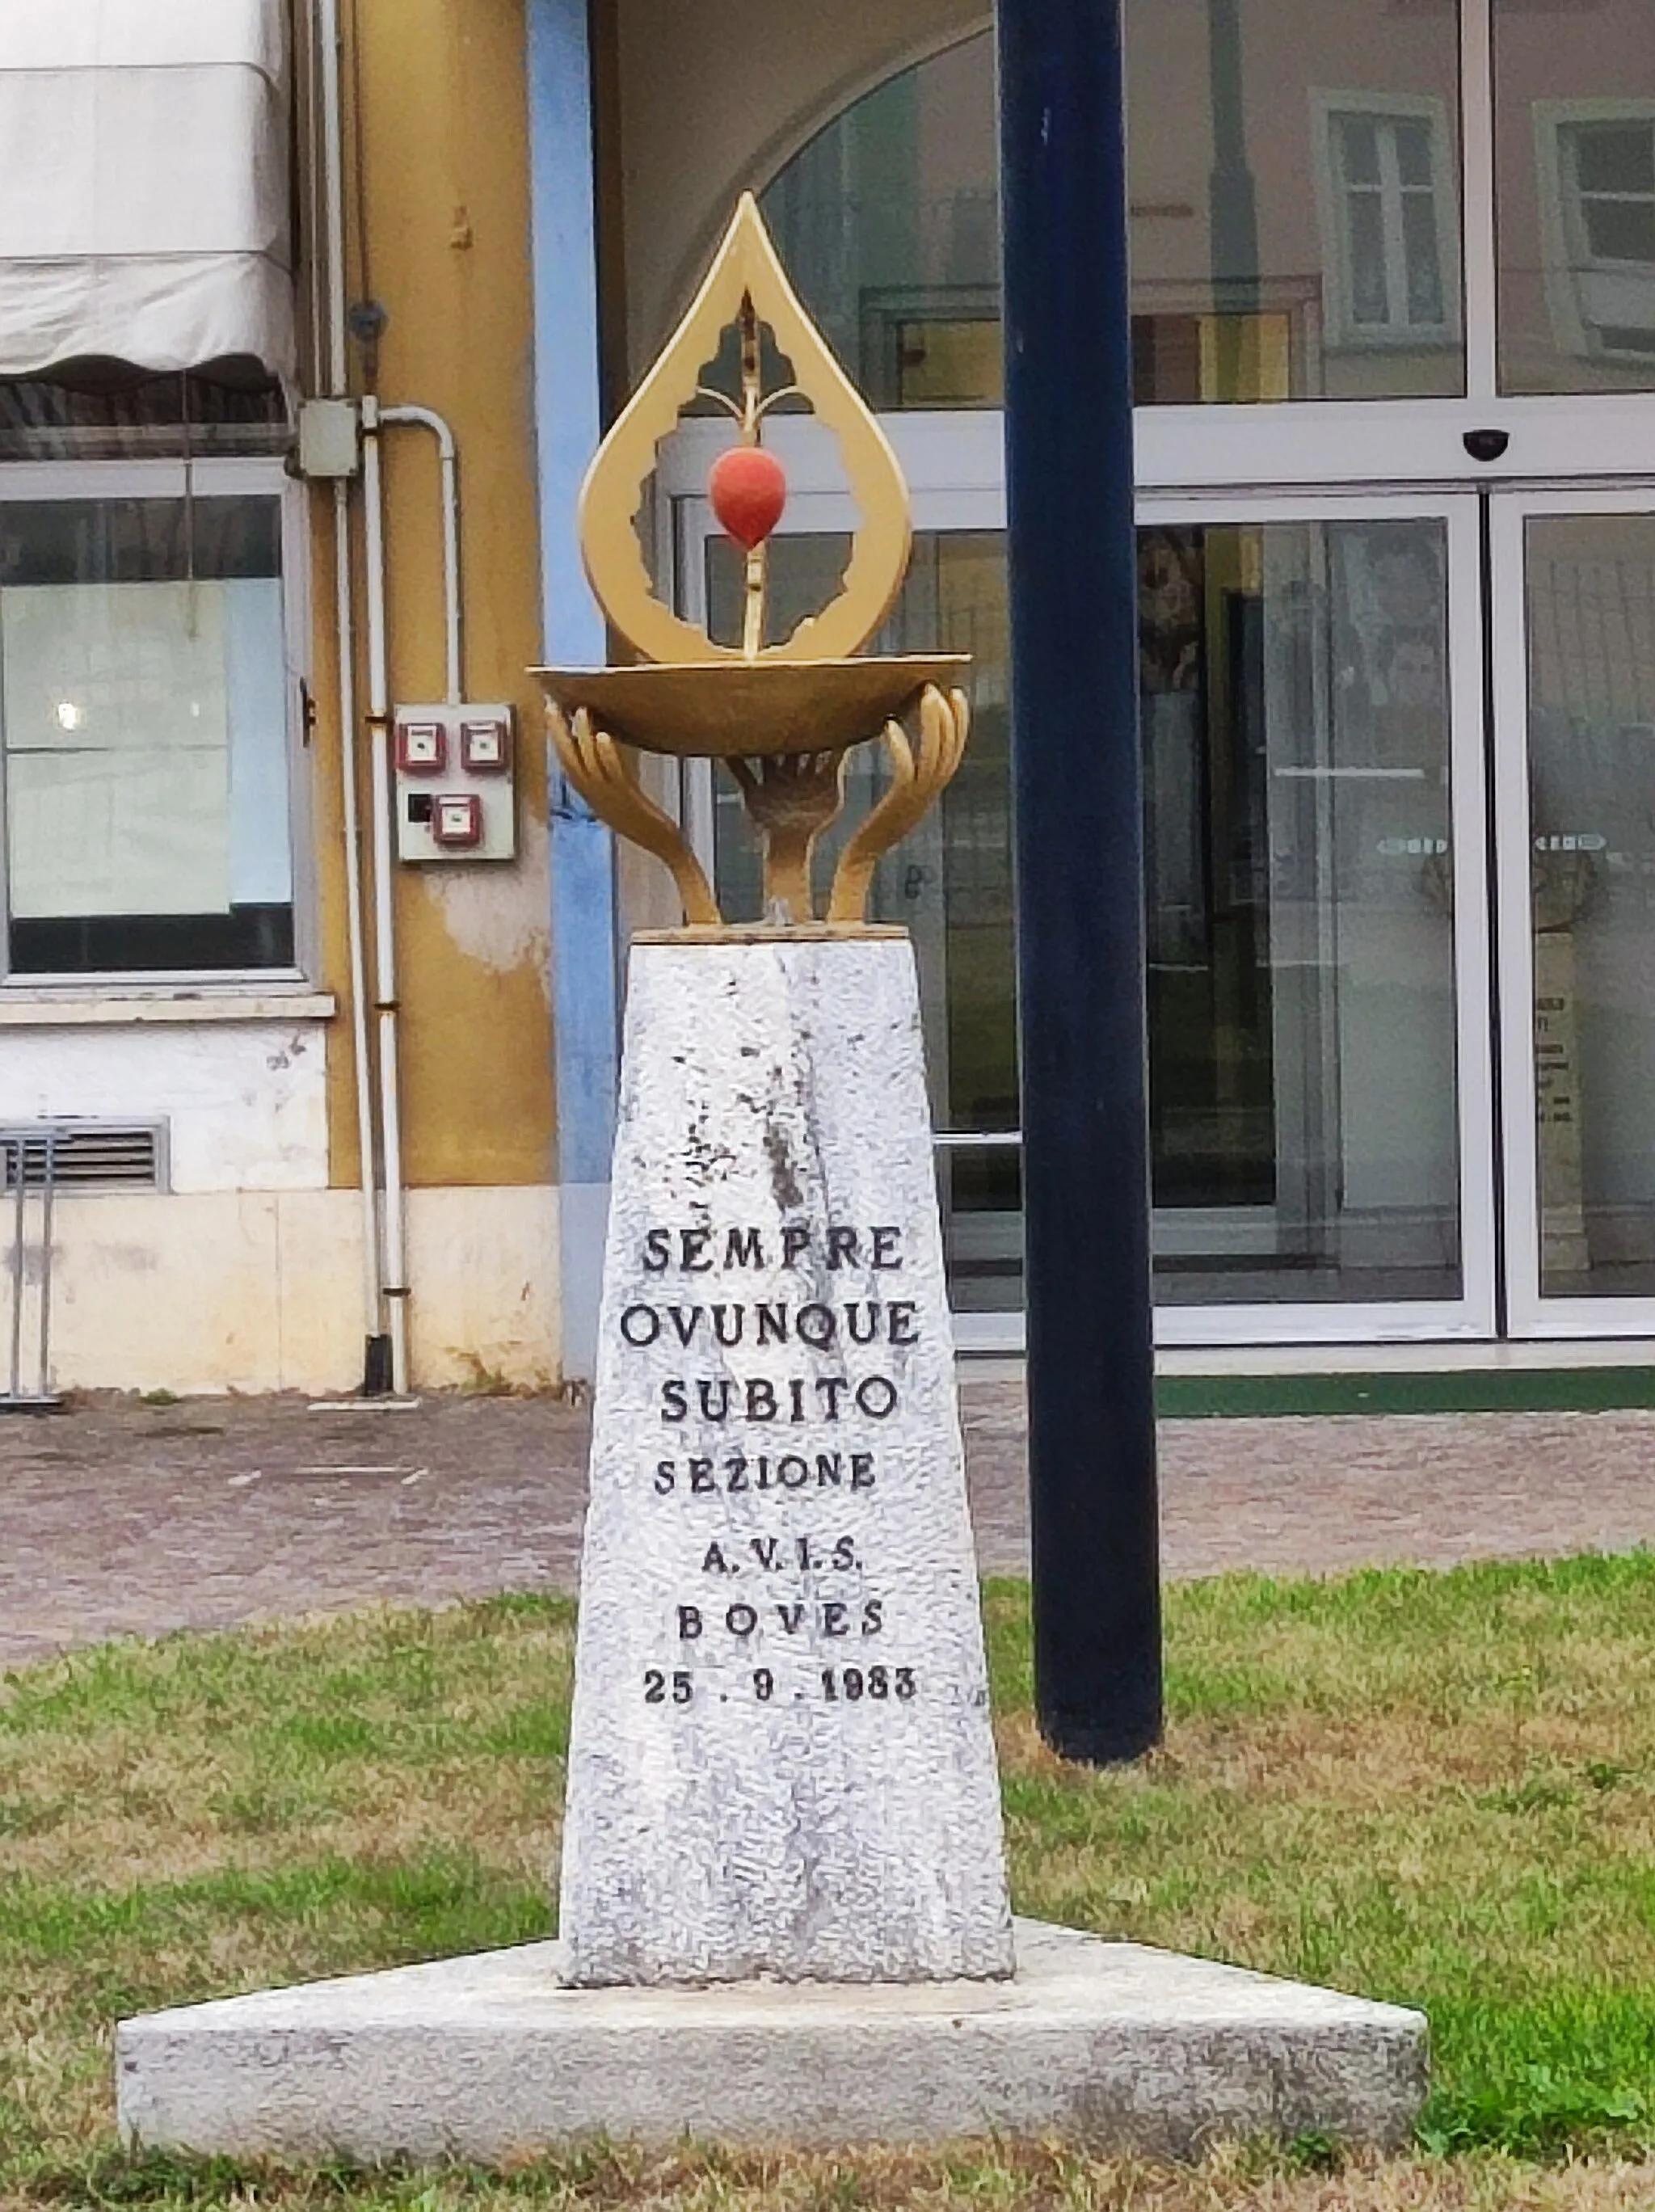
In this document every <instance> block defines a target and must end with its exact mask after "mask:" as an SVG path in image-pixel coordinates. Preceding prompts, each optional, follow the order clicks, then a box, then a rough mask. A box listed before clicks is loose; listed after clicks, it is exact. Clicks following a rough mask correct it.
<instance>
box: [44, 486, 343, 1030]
mask: <svg viewBox="0 0 1655 2212" xmlns="http://www.w3.org/2000/svg"><path fill="white" fill-rule="evenodd" d="M191 496H192V497H194V498H196V499H214V498H226V497H236V496H240V497H247V498H266V499H275V500H276V501H279V503H280V526H279V527H280V544H281V549H282V646H283V653H282V659H283V668H284V678H285V680H284V683H283V685H282V692H283V697H282V715H283V727H284V731H285V735H286V740H287V762H288V775H287V791H288V843H289V848H290V861H291V866H292V874H293V927H294V958H293V963H292V964H291V965H289V966H283V967H279V968H246V967H239V968H163V969H138V968H119V969H98V970H84V969H77V970H76V971H74V972H72V973H62V972H49V971H45V970H40V971H37V970H34V969H30V970H28V971H27V973H18V972H17V971H15V970H14V969H13V967H12V964H11V893H10V883H9V873H10V870H9V822H8V797H7V779H6V775H5V764H4V755H3V747H0V997H3V998H16V999H19V1000H23V999H27V998H28V997H31V996H36V997H38V996H39V995H41V994H48V995H52V996H61V995H62V994H64V993H74V994H106V993H109V994H120V993H124V994H130V993H132V992H133V991H135V990H140V991H146V992H154V991H160V992H163V993H165V992H167V991H169V990H176V991H179V992H187V993H188V994H190V995H191V997H196V998H202V997H207V996H213V997H216V996H219V995H231V996H235V997H238V998H245V997H246V995H247V994H248V992H249V991H250V990H255V991H258V993H260V994H272V993H273V994H282V993H284V992H293V993H295V994H306V993H309V992H311V991H312V989H313V987H314V984H315V979H316V976H317V974H318V954H319V945H318V939H317V930H316V921H315V914H316V900H315V896H314V887H315V886H314V872H313V861H312V839H311V836H310V834H309V832H310V804H309V800H310V791H309V781H310V780H309V777H308V775H306V773H305V772H304V765H303V764H304V763H305V762H306V759H307V757H308V755H307V746H308V742H309V737H308V731H307V729H306V697H307V694H308V686H309V677H310V650H311V622H310V577H309V562H308V558H307V552H308V543H307V535H306V515H305V503H304V495H303V487H302V486H301V485H300V484H298V483H295V482H294V479H293V478H292V477H290V476H289V475H288V471H287V469H286V467H285V465H283V463H282V461H281V460H279V459H268V458H253V457H246V456H244V457H226V458H221V459H195V460H188V461H186V460H185V459H180V458H174V459H167V460H159V459H157V460H107V461H64V460H52V461H8V462H6V463H5V464H4V465H3V466H0V507H7V506H10V505H12V504H15V503H21V502H37V501H65V502H67V501H78V500H100V499H173V500H178V501H183V500H185V498H186V497H191Z"/></svg>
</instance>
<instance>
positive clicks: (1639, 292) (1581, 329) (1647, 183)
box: [1536, 100, 1655, 362]
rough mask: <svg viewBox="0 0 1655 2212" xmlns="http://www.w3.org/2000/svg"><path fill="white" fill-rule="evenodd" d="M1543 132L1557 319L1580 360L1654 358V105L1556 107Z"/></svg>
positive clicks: (1541, 117)
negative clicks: (1590, 357)
mask: <svg viewBox="0 0 1655 2212" xmlns="http://www.w3.org/2000/svg"><path fill="white" fill-rule="evenodd" d="M1536 119H1537V127H1538V129H1539V131H1540V149H1539V152H1540V173H1541V178H1542V184H1543V210H1542V212H1543V223H1544V233H1545V251H1546V258H1547V264H1548V279H1549V290H1550V294H1551V300H1552V313H1553V319H1554V321H1555V324H1556V325H1557V328H1558V333H1559V336H1560V337H1561V339H1562V341H1563V343H1564V345H1565V347H1566V348H1567V349H1569V350H1571V351H1573V352H1576V353H1585V354H1591V355H1600V356H1604V357H1606V358H1610V359H1613V358H1615V357H1616V356H1619V357H1622V358H1624V359H1628V360H1631V361H1634V362H1635V361H1638V360H1640V359H1641V360H1642V361H1644V362H1648V361H1649V360H1651V359H1652V358H1655V102H1650V101H1647V100H1645V101H1640V102H1634V103H1631V104H1629V105H1625V106H1613V105H1611V104H1610V103H1608V102H1603V101H1588V100H1575V101H1563V100H1557V101H1549V102H1542V103H1539V104H1538V106H1537V111H1536Z"/></svg>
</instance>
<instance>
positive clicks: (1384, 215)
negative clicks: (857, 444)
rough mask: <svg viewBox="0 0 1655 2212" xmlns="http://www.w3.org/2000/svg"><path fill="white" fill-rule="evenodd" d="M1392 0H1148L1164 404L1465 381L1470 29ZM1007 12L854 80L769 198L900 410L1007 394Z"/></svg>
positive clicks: (1156, 319)
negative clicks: (892, 67)
mask: <svg viewBox="0 0 1655 2212" xmlns="http://www.w3.org/2000/svg"><path fill="white" fill-rule="evenodd" d="M1396 13H1397V9H1396V7H1395V6H1394V5H1392V4H1390V0H1271V4H1270V6H1268V7H1264V6H1259V7H1252V8H1246V7H1243V6H1242V5H1241V0H1133V4H1131V5H1130V6H1129V8H1128V9H1127V75H1128V105H1129V109H1130V114H1129V143H1130V149H1131V270H1132V344H1133V359H1134V368H1135V377H1136V385H1137V398H1138V400H1139V402H1140V404H1156V403H1168V404H1173V403H1191V402H1201V401H1225V400H1265V399H1290V398H1318V397H1331V398H1381V397H1392V396H1397V395H1426V396H1434V395H1445V394H1453V393H1457V392H1461V391H1463V390H1464V348H1463V344H1462V340H1461V321H1462V318H1461V308H1460V276H1459V264H1460V241H1459V196H1458V181H1457V179H1458V142H1457V116H1458V21H1457V18H1456V15H1455V11H1454V9H1453V8H1452V6H1447V5H1444V6H1433V7H1428V8H1426V9H1416V8H1411V7H1410V8H1409V11H1408V14H1409V21H1408V23H1407V26H1406V36H1405V37H1403V36H1398V35H1397V25H1396V23H1395V22H1394V21H1392V20H1391V19H1392V18H1393V17H1394V15H1396ZM998 189H999V184H998V170H997V152H996V139H995V120H994V72H993V51H992V46H991V40H990V38H989V36H988V34H987V33H983V34H981V35H980V36H979V37H977V38H974V39H971V40H967V41H966V42H965V43H964V44H963V45H961V46H955V47H953V48H951V49H949V51H948V52H945V53H943V54H941V55H938V56H937V57H936V58H933V59H932V60H930V61H927V62H924V63H922V64H919V65H918V67H917V68H914V69H911V70H906V71H904V72H903V73H902V74H901V75H900V76H896V77H894V78H892V79H891V80H890V81H889V82H888V83H886V84H884V85H882V86H881V87H879V88H878V89H877V90H876V91H874V92H872V93H870V94H867V95H866V96H865V97H864V99H862V100H858V101H857V102H856V103H854V104H853V105H852V106H851V107H850V108H848V109H847V110H846V112H845V113H844V114H842V115H841V116H840V117H839V118H837V119H836V120H835V121H834V122H833V123H832V124H830V125H828V127H827V129H826V130H825V131H822V132H821V134H820V135H819V136H818V137H816V138H815V139H814V140H813V141H812V142H811V143H810V144H809V145H808V146H807V147H806V148H805V149H803V152H802V153H800V154H799V155H797V156H796V157H795V159H794V160H793V161H791V162H790V163H789V164H788V165H787V167H785V169H783V170H782V172H781V173H780V174H779V176H778V177H777V178H776V179H775V181H774V182H773V185H771V187H770V189H769V191H768V192H767V194H766V196H765V212H766V215H767V218H768V219H769V221H770V222H771V224H772V226H773V228H774V231H775V234H776V238H777V241H778V244H779V246H780V248H781V251H782V254H783V257H784V258H785V260H786V262H787V264H788V266H789V268H790V270H791V272H792V274H793V276H794V279H795V281H796V282H797V284H798V286H799V289H800V290H801V291H802V292H803V295H804V297H805V299H806V301H808V302H809V305H810V307H812V309H813V310H814V312H815V314H816V315H817V317H818V318H819V319H820V320H821V323H822V325H823V327H824V328H825V329H826V330H827V334H828V336H829V337H830V339H831V340H832V343H833V344H834V348H835V349H836V350H837V351H838V353H839V354H840V358H841V359H842V360H844V361H845V362H847V363H849V364H851V365H852V368H854V369H855V370H856V372H857V373H858V376H859V378H860V380H861V383H862V385H863V387H864V391H866V392H867V393H868V395H869V397H870V399H871V400H872V401H873V403H874V404H875V405H876V406H879V407H882V408H906V407H988V406H997V405H998V404H999V402H1000V398H1001V372H1000V349H999V329H998V316H999V287H998V264H997V209H998Z"/></svg>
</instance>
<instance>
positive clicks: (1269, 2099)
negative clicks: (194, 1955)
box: [115, 1921, 1425, 2161]
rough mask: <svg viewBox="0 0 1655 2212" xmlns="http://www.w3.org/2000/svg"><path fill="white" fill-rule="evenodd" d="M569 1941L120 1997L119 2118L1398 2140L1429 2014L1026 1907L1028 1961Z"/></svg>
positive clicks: (511, 2135)
mask: <svg viewBox="0 0 1655 2212" xmlns="http://www.w3.org/2000/svg"><path fill="white" fill-rule="evenodd" d="M566 1979H567V1960H564V1959H563V1958H562V1957H561V1954H560V1950H559V1947H558V1946H557V1945H556V1944H555V1943H531V1944H528V1945H525V1946H524V1948H522V1949H520V1950H515V1951H495V1952H491V1953H488V1954H484V1955H483V1956H482V1957H480V1958H473V1959H450V1960H443V1961H441V1962H440V1963H439V1964H437V1965H434V1966H403V1967H401V1968H398V1969H397V1971H395V1972H391V1973H385V1974H364V1975H362V1976H361V1977H360V1978H356V1979H355V1980H351V1981H338V1982H316V1983H312V1985H311V1986H310V1987H309V1988H308V1989H300V1990H266V1991H264V1992H263V1993H261V1994H260V1995H259V1996H250V1997H232V1998H229V1999H227V2000H226V2001H224V2002H221V2003H217V2004H203V2005H191V2006H190V2007H188V2008H185V2009H182V2010H179V2011H177V2012H163V2013H152V2014H151V2015H149V2017H148V2018H146V2019H143V2020H133V2021H125V2022H124V2023H123V2025H122V2026H121V2027H120V2029H119V2031H118V2035H117V2039H116V2045H115V2064H116V2080H117V2084H118V2099H119V2108H120V2123H121V2129H122V2132H123V2134H124V2136H125V2137H126V2139H127V2141H128V2142H130V2143H132V2144H134V2145H136V2146H141V2147H142V2148H149V2149H156V2150H161V2149H170V2150H187V2151H196V2152H201V2153H208V2154H210V2153H221V2154H225V2155H227V2156H235V2157H242V2158H254V2157H268V2158H288V2159H303V2160H327V2159H336V2158H340V2157H346V2158H354V2159H363V2160H372V2159H389V2158H415V2159H448V2158H460V2159H475V2160H482V2161H498V2160H506V2159H511V2158H522V2157H524V2156H525V2155H528V2154H532V2153H533V2152H535V2151H537V2150H545V2149H549V2148H555V2146H556V2145H558V2144H559V2143H563V2142H568V2141H569V2140H570V2139H571V2138H578V2137H579V2136H583V2135H587V2136H590V2135H595V2134H602V2135H607V2136H614V2137H616V2138H618V2139H621V2140H623V2141H634V2142H655V2143H670V2142H677V2141H679V2140H681V2139H682V2137H683V2136H686V2135H688V2136H696V2137H699V2138H700V2139H701V2140H703V2141H712V2142H801V2143H864V2142H940V2141H947V2140H949V2139H950V2138H953V2137H957V2136H983V2135H991V2134H1000V2135H1005V2134H1013V2135H1019V2134H1020V2135H1034V2136H1046V2135H1065V2136H1076V2137H1080V2138H1082V2139H1084V2140H1087V2141H1088V2142H1094V2143H1096V2144H1100V2145H1106V2146H1115V2147H1120V2146H1127V2145H1131V2146H1133V2147H1136V2148H1143V2149H1147V2150H1156V2151H1163V2152H1171V2153H1173V2154H1178V2155H1180V2156H1181V2155H1185V2154H1188V2153H1189V2152H1191V2151H1193V2150H1197V2149H1198V2148H1200V2147H1201V2146H1202V2144H1203V2143H1204V2142H1208V2141H1209V2140H1211V2139H1213V2138H1214V2137H1217V2136H1252V2135H1260V2134H1273V2135H1278V2136H1294V2135H1309V2134H1317V2135H1326V2136H1332V2137H1335V2138H1337V2140H1339V2141H1341V2142H1349V2143H1378V2144H1385V2145H1396V2144H1399V2143H1403V2142H1406V2141H1407V2138H1408V2132H1409V2129H1410V2127H1411V2126H1412V2124H1413V2122H1414V2119H1415V2117H1416V2114H1417V2112H1418V2111H1419V2107H1420V2102H1421V2100H1422V2097H1423V2095H1424V2093H1425V2022H1424V2020H1423V2019H1422V2016H1421V2015H1419V2014H1418V2013H1416V2012H1406V2011H1403V2010H1402V2009H1400V2008H1398V2007H1397V2006H1395V2005H1380V2004H1369V2003H1367V2002H1364V2001H1362V2000H1361V1999H1360V1998H1357V1997H1348V1996H1338V1995H1337V1994H1336V1993H1335V1992H1334V1991H1332V1990H1317V1989H1308V1988H1306V1987H1305V1986H1304V1984H1301V1983H1298V1982H1279V1981H1276V1980H1273V1979H1272V1978H1270V1977H1269V1976H1268V1975H1264V1974H1249V1973H1243V1972H1241V1971H1240V1969H1239V1968H1238V1967H1235V1966H1212V1965H1210V1964H1209V1962H1208V1961H1207V1960H1203V1959H1180V1958H1177V1957H1175V1956H1173V1955H1172V1954H1169V1953H1167V1952H1165V1951H1152V1950H1147V1949H1145V1948H1143V1946H1142V1945H1140V1944H1137V1943H1105V1942H1100V1941H1099V1940H1098V1938H1097V1937H1096V1936H1078V1935H1075V1934H1072V1933H1071V1932H1070V1930H1069V1929H1064V1928H1043V1927H1040V1926H1039V1925H1037V1924H1035V1923H1032V1922H1028V1921H1020V1922H1019V1923H1018V1924H1017V1973H1016V1977H1015V1979H1014V1980H1012V1981H972V1982H931V1983H921V1984H914V1985H912V1986H910V1987H908V1988H906V1989H902V1988H894V1987H891V1986H888V1985H887V1986H885V1987H876V1988H869V1987H865V1986H864V1987H861V1988H850V1989H847V1988H843V1987H840V1988H830V1987H827V1986H824V1985H822V1984H819V1983H818V1984H803V1985H799V1986H794V1987H787V1986H785V1985H782V1984H776V1983H773V1982H749V1983H745V1984H737V1985H735V1986H729V1987H724V1988H720V1989H709V1990H571V1989H568V1988H567V1987H565V1986H563V1984H564V1983H565V1981H566Z"/></svg>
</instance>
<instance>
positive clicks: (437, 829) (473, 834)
mask: <svg viewBox="0 0 1655 2212" xmlns="http://www.w3.org/2000/svg"><path fill="white" fill-rule="evenodd" d="M431 835H432V836H433V838H434V839H435V840H436V842H437V843H438V844H439V845H450V846H452V845H480V844H482V800H481V799H479V798H478V797H477V794H476V792H475V791H444V792H440V793H438V794H437V797H436V799H434V800H433V804H432V809H431Z"/></svg>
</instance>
